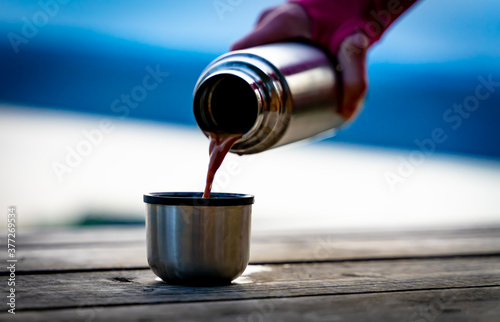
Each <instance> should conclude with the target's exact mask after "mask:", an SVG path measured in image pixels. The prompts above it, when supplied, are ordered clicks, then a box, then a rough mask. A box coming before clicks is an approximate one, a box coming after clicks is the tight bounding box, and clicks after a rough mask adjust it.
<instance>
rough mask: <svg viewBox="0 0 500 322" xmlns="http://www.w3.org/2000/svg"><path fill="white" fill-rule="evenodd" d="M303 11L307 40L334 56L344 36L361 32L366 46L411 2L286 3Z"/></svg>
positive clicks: (299, 0) (320, 0)
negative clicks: (308, 26) (307, 24)
mask: <svg viewBox="0 0 500 322" xmlns="http://www.w3.org/2000/svg"><path fill="white" fill-rule="evenodd" d="M289 2H292V3H297V4H299V5H300V6H301V7H302V8H304V10H305V11H306V13H307V15H308V16H309V19H310V21H311V39H312V40H313V41H315V42H317V43H319V44H321V45H322V46H323V47H324V48H327V49H329V50H330V52H331V53H332V54H334V55H336V54H337V53H338V51H339V49H340V44H341V43H342V42H343V41H344V39H346V38H347V37H348V36H350V35H352V34H354V33H356V32H363V33H364V34H365V35H366V36H368V41H369V45H370V46H371V45H372V44H373V43H374V42H376V41H377V40H379V39H380V37H381V36H382V34H383V32H384V31H385V30H386V29H387V28H388V27H389V26H390V25H391V24H392V23H393V22H394V20H396V19H397V18H398V17H399V16H400V15H401V14H402V13H403V12H404V11H405V10H406V9H408V8H409V7H411V6H412V5H413V4H414V3H415V2H416V1H415V0H290V1H289Z"/></svg>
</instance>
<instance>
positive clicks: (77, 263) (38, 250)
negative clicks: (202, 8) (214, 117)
mask: <svg viewBox="0 0 500 322" xmlns="http://www.w3.org/2000/svg"><path fill="white" fill-rule="evenodd" d="M398 238H399V239H397V238H396V237H395V236H383V235H379V234H372V235H367V236H354V237H352V236H351V237H349V236H345V235H342V234H340V235H337V234H323V235H320V234H318V235H315V236H312V235H300V234H299V235H290V234H288V235H279V234H277V235H272V236H269V235H259V234H257V235H256V236H253V237H252V242H251V252H250V262H251V263H258V264H265V263H293V262H314V261H319V262H321V261H343V260H367V259H383V258H427V257H440V256H448V257H449V256H469V255H492V254H493V255H495V254H500V231H498V235H492V234H491V232H488V233H485V234H484V235H481V234H479V235H478V234H471V235H468V236H465V237H464V236H462V235H460V234H457V235H455V234H448V235H446V234H444V235H441V236H435V235H433V234H430V236H429V235H425V234H423V233H421V234H416V233H415V234H414V235H410V236H409V237H406V238H405V236H399V237H398ZM20 239H21V240H22V238H20ZM58 245H61V247H56V245H51V246H50V247H44V246H43V245H42V246H40V247H24V246H19V247H17V249H16V250H17V256H18V259H19V264H18V269H17V272H18V273H22V272H41V271H68V270H84V269H95V270H106V269H108V270H109V269H114V268H129V269H130V268H147V266H148V265H147V259H146V245H145V242H144V241H143V240H142V241H135V242H134V241H130V240H129V241H121V242H120V241H119V240H118V242H113V243H111V242H109V243H103V244H92V243H77V244H72V245H70V244H58ZM6 256H7V252H0V261H5V260H6V259H7V257H6ZM0 274H3V275H5V274H7V268H6V267H5V266H4V267H0Z"/></svg>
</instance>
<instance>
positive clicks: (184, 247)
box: [146, 204, 252, 284]
mask: <svg viewBox="0 0 500 322" xmlns="http://www.w3.org/2000/svg"><path fill="white" fill-rule="evenodd" d="M251 209H252V205H241V206H192V205H187V206H186V205H161V204H146V232H147V255H148V264H149V266H150V267H151V269H152V270H153V272H154V273H155V274H156V275H157V276H158V277H160V278H161V279H162V280H164V281H166V282H173V283H187V284H226V283H229V282H230V281H232V280H233V279H235V278H236V277H238V276H239V275H241V273H243V271H244V270H245V268H246V266H247V264H248V258H249V247H250V225H251V224H250V219H251Z"/></svg>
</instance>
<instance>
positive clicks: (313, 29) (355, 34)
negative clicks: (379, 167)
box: [231, 0, 416, 119]
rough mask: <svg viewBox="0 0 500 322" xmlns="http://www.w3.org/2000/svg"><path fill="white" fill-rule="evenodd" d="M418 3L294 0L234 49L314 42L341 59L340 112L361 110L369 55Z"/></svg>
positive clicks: (277, 9)
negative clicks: (293, 40) (367, 53)
mask: <svg viewBox="0 0 500 322" xmlns="http://www.w3.org/2000/svg"><path fill="white" fill-rule="evenodd" d="M415 2H416V1H415V0H290V1H289V2H288V3H285V4H282V5H280V6H277V7H274V8H271V9H268V10H266V11H264V12H263V13H262V14H261V16H260V18H259V20H258V22H257V26H256V27H255V29H254V30H253V31H252V32H251V33H249V34H248V35H246V36H245V37H244V38H242V39H240V40H239V41H238V42H236V43H235V44H234V45H233V46H232V48H231V49H232V50H237V49H243V48H248V47H253V46H258V45H263V44H268V43H273V42H279V41H286V40H289V39H294V38H305V39H310V40H312V41H313V42H316V43H318V44H319V45H321V46H322V47H324V48H326V49H328V50H329V51H330V52H331V53H332V54H333V55H334V56H337V59H338V62H339V66H337V68H338V69H339V70H342V83H343V92H342V101H341V107H340V112H341V113H342V115H343V116H344V117H345V118H346V119H349V118H351V117H352V116H353V115H354V114H355V112H356V111H358V110H359V108H360V106H361V105H362V103H363V100H364V97H365V93H366V89H367V86H368V81H367V76H366V52H367V50H368V48H369V47H370V46H371V45H372V44H373V43H374V42H376V41H377V40H379V39H380V37H381V36H382V34H383V32H384V31H385V30H386V29H387V28H388V27H389V26H390V25H391V24H392V22H394V20H396V18H398V17H399V16H400V15H401V14H402V13H403V12H404V11H405V10H406V9H408V8H409V7H410V6H412V5H413V4H414V3H415Z"/></svg>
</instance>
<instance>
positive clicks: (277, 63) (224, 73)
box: [193, 42, 346, 154]
mask: <svg viewBox="0 0 500 322" xmlns="http://www.w3.org/2000/svg"><path fill="white" fill-rule="evenodd" d="M227 78H231V79H232V81H231V82H233V83H234V82H238V81H239V82H241V83H242V84H245V86H246V88H244V87H245V86H240V87H236V89H235V88H231V90H232V91H233V92H232V93H230V92H229V89H228V88H225V86H224V85H223V84H224V83H222V80H224V79H227ZM249 90H251V91H253V93H254V96H255V97H249V98H248V99H247V101H251V102H252V104H251V105H249V104H247V103H248V102H242V101H241V99H239V97H241V96H244V95H243V94H245V93H246V92H248V91H249ZM221 91H222V92H224V91H225V93H219V92H221ZM239 91H241V93H239ZM219 94H221V95H224V94H225V95H226V96H227V101H223V100H220V99H218V100H217V101H216V100H214V97H218V96H220V95H219ZM239 94H241V95H239ZM339 95H340V87H339V81H338V76H337V72H336V71H335V68H334V66H333V64H332V62H331V60H330V58H329V57H328V56H327V55H326V54H325V53H324V52H323V51H322V50H320V49H318V48H316V47H313V46H310V45H306V44H302V43H292V42H289V43H278V44H270V45H264V46H259V47H253V48H249V49H245V50H240V51H234V52H230V53H227V54H225V55H222V56H221V57H219V58H217V59H216V60H214V61H213V62H212V63H211V64H210V65H209V66H208V67H207V68H206V69H205V70H204V71H203V72H202V74H201V76H200V78H199V80H198V83H197V84H196V87H195V90H194V101H193V108H194V114H195V117H196V121H197V123H198V125H199V127H200V128H201V129H202V130H203V132H204V133H205V135H207V132H210V131H219V132H228V130H227V129H226V128H224V124H222V123H224V122H220V116H217V115H216V114H217V112H218V111H217V109H222V108H224V109H225V110H226V111H231V110H230V108H234V109H236V110H238V109H240V110H241V109H242V106H244V108H253V109H254V110H255V117H254V119H253V120H252V124H251V126H250V127H245V126H242V128H241V130H242V133H245V135H244V136H243V138H242V139H240V140H239V141H237V142H236V144H235V145H234V146H233V148H232V149H231V151H232V152H235V153H238V154H249V153H257V152H261V151H265V150H267V149H270V148H273V147H277V146H281V145H284V144H288V143H291V142H295V141H298V140H302V139H306V138H310V137H314V136H316V135H318V134H325V132H330V133H331V134H333V133H334V131H335V129H337V128H338V127H340V126H341V125H342V124H343V123H344V122H345V121H346V120H345V119H344V118H343V117H342V116H341V115H340V114H339V111H338V107H339V106H338V102H339V98H340V97H339ZM245 97H246V96H245ZM223 105H227V106H223ZM221 106H222V107H221ZM226 123H227V122H226Z"/></svg>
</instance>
